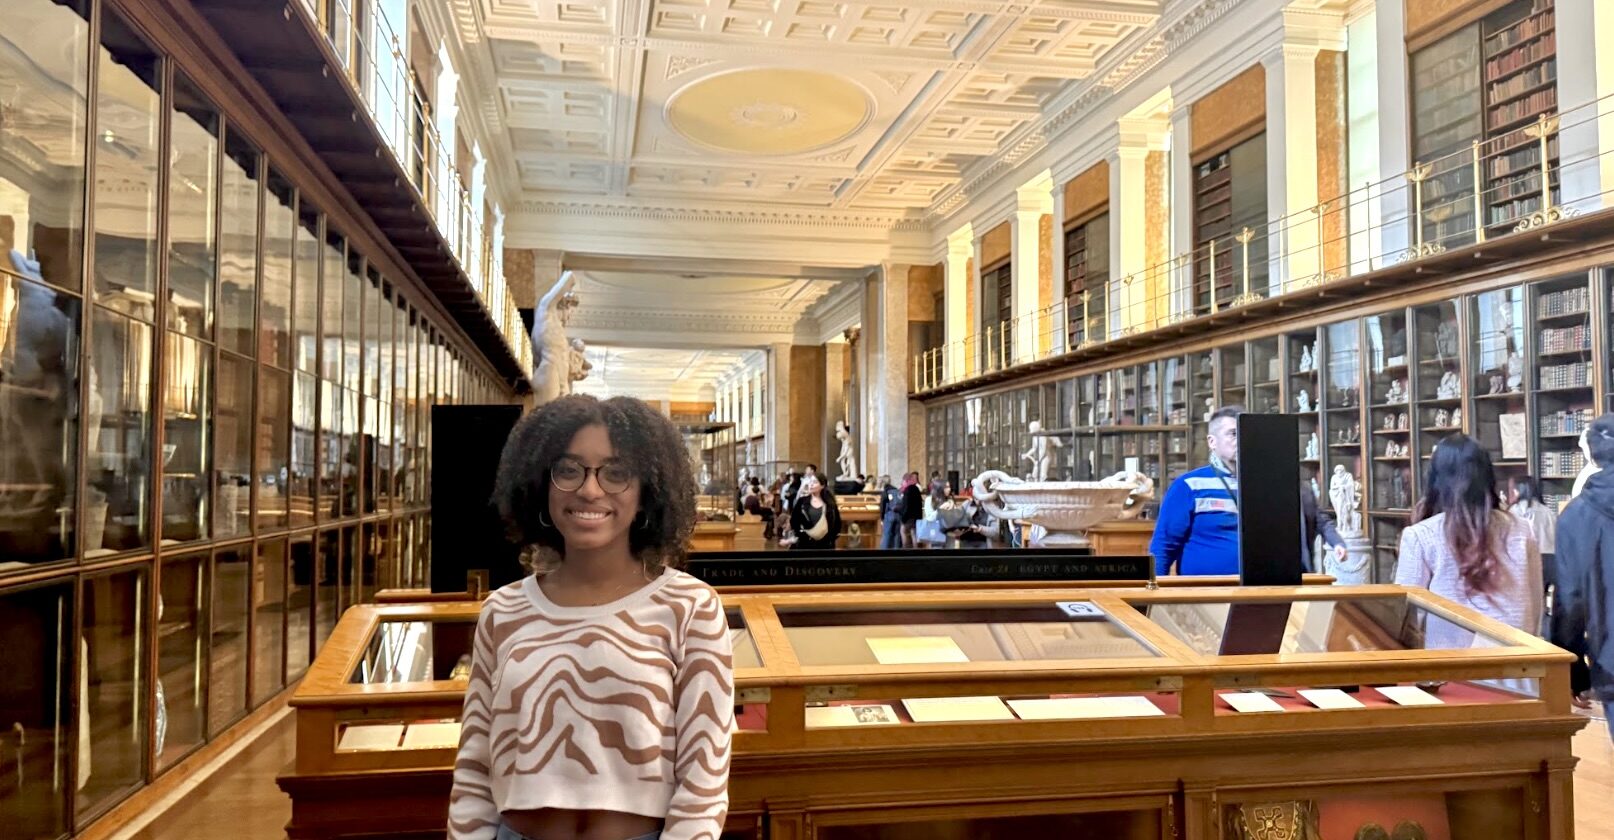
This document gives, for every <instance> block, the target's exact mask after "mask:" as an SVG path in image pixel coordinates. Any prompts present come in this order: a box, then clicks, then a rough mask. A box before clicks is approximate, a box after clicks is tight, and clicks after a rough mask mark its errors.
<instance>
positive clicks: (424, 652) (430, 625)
mask: <svg viewBox="0 0 1614 840" xmlns="http://www.w3.org/2000/svg"><path fill="white" fill-rule="evenodd" d="M475 634H476V616H474V615H473V616H467V617H464V618H458V619H438V620H430V621H427V620H399V619H382V620H380V621H378V622H376V625H375V630H374V632H372V633H371V634H370V639H369V641H368V642H367V643H366V644H365V646H364V652H363V655H362V656H360V657H359V661H358V663H357V664H356V665H355V666H354V668H353V672H352V673H351V674H349V675H348V680H347V681H348V683H350V684H354V685H392V684H398V683H421V682H436V681H442V680H456V681H460V682H464V681H467V680H469V679H470V678H471V646H472V641H473V638H474V637H475Z"/></svg>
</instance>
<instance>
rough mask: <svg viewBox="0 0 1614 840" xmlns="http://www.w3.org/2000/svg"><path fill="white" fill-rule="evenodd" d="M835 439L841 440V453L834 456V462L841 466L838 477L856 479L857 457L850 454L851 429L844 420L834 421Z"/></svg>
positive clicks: (848, 479)
mask: <svg viewBox="0 0 1614 840" xmlns="http://www.w3.org/2000/svg"><path fill="white" fill-rule="evenodd" d="M835 439H836V440H838V441H840V442H841V454H839V455H837V456H835V463H837V464H839V465H840V467H841V474H840V478H841V479H842V480H847V481H856V480H857V457H856V456H854V455H853V454H852V430H851V429H848V428H847V427H846V421H845V420H836V421H835Z"/></svg>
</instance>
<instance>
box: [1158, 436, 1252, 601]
mask: <svg viewBox="0 0 1614 840" xmlns="http://www.w3.org/2000/svg"><path fill="white" fill-rule="evenodd" d="M1242 413H1244V410H1243V409H1242V408H1241V407H1238V406H1224V407H1222V408H1219V409H1217V410H1216V411H1215V412H1213V413H1212V414H1211V415H1210V422H1209V424H1208V426H1207V442H1208V444H1209V447H1210V463H1208V464H1206V465H1205V466H1203V467H1199V468H1198V469H1194V470H1190V471H1188V472H1186V473H1184V474H1183V475H1181V476H1179V477H1178V478H1177V480H1176V481H1174V482H1172V483H1171V487H1170V488H1168V489H1167V490H1166V497H1165V499H1164V500H1163V501H1161V503H1160V517H1159V521H1158V522H1156V523H1155V529H1154V537H1153V539H1152V540H1151V541H1150V543H1149V553H1150V554H1152V555H1154V562H1155V573H1156V574H1159V575H1168V574H1172V573H1174V572H1175V574H1179V575H1236V574H1238V571H1239V502H1238V456H1239V426H1238V417H1239V415H1240V414H1242Z"/></svg>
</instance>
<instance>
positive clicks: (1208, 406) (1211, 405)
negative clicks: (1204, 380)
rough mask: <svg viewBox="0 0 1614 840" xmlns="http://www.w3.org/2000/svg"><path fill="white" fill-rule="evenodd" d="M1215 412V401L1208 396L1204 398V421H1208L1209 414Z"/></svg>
mask: <svg viewBox="0 0 1614 840" xmlns="http://www.w3.org/2000/svg"><path fill="white" fill-rule="evenodd" d="M1215 413H1216V401H1215V400H1213V399H1211V398H1210V397H1206V398H1205V422H1206V423H1209V422H1210V419H1211V415H1212V414H1215Z"/></svg>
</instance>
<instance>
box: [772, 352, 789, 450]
mask: <svg viewBox="0 0 1614 840" xmlns="http://www.w3.org/2000/svg"><path fill="white" fill-rule="evenodd" d="M768 382H769V383H771V384H770V387H769V388H768V402H769V405H768V441H767V443H768V453H769V456H768V459H769V460H771V461H788V460H790V455H791V452H790V345H789V344H783V343H780V344H775V345H772V346H771V347H769V348H768Z"/></svg>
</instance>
